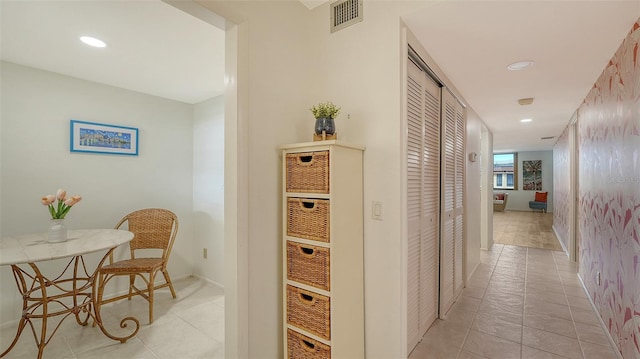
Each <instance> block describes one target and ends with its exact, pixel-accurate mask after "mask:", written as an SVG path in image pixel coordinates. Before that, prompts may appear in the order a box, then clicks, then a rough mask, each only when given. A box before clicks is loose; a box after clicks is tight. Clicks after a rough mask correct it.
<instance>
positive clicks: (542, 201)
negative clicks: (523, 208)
mask: <svg viewBox="0 0 640 359" xmlns="http://www.w3.org/2000/svg"><path fill="white" fill-rule="evenodd" d="M547 194H548V192H536V195H535V197H534V200H533V201H529V208H531V209H539V210H541V211H542V212H544V213H547Z"/></svg>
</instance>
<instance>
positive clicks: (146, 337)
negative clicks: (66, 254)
mask: <svg viewBox="0 0 640 359" xmlns="http://www.w3.org/2000/svg"><path fill="white" fill-rule="evenodd" d="M173 284H174V288H175V290H176V294H177V298H176V299H173V298H172V297H171V294H170V293H169V290H168V288H163V289H161V290H157V291H156V292H155V305H154V318H155V320H154V322H153V324H151V325H149V324H148V306H147V302H146V301H145V300H144V299H142V298H140V297H137V298H133V299H132V300H131V301H127V300H122V301H118V302H115V303H110V304H107V305H105V306H104V307H103V310H102V315H103V319H104V321H105V322H106V323H107V324H106V326H107V328H108V330H109V331H112V332H113V333H121V334H119V335H126V334H127V333H130V331H127V330H126V329H120V328H119V326H118V323H119V322H120V320H121V319H122V318H124V317H125V316H128V315H132V316H134V317H136V318H138V320H140V324H141V325H140V331H139V332H138V334H137V335H136V336H135V337H133V338H131V339H129V340H128V341H127V342H126V343H124V344H120V342H117V341H114V340H111V339H109V338H107V337H106V336H104V335H103V334H102V332H100V329H98V328H97V327H92V326H91V325H88V326H86V327H82V326H79V325H77V324H76V323H75V320H73V318H72V317H71V318H67V319H66V320H65V321H64V322H63V323H62V326H61V327H60V329H59V330H58V332H57V333H55V335H54V336H53V338H52V340H51V342H50V343H49V344H48V345H47V346H46V347H45V350H44V355H43V358H51V359H98V358H102V359H107V358H109V359H111V358H113V359H116V358H117V359H120V358H126V359H129V358H136V359H165V358H166V359H196V358H211V359H215V358H224V292H223V290H222V288H220V287H218V286H215V285H212V284H210V283H208V282H205V281H203V280H200V279H198V278H195V277H189V278H184V279H180V280H174V283H173ZM49 325H51V324H49ZM129 329H130V327H129ZM15 331H16V327H15V326H12V327H10V328H3V329H2V331H1V332H0V348H1V349H2V350H4V349H6V348H7V347H8V346H9V344H10V343H11V341H12V340H13V337H14V335H15ZM36 357H37V350H36V346H35V343H34V338H33V335H32V334H31V330H29V329H28V327H27V328H25V331H24V332H23V333H22V336H21V338H20V340H19V341H18V344H17V345H16V347H14V348H13V350H12V351H11V352H9V354H8V355H7V356H5V357H4V358H7V359H12V358H25V359H26V358H29V359H31V358H36ZM4 358H3V359H4Z"/></svg>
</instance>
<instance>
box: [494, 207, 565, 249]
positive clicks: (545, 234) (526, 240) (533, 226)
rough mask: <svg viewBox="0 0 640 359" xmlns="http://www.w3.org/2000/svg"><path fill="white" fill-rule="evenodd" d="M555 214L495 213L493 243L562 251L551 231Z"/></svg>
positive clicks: (529, 212) (530, 212)
mask: <svg viewBox="0 0 640 359" xmlns="http://www.w3.org/2000/svg"><path fill="white" fill-rule="evenodd" d="M552 224H553V213H542V212H532V211H526V212H523V211H505V212H493V241H494V243H499V244H512V245H516V246H524V247H532V248H546V249H553V250H556V251H561V250H562V247H561V246H560V243H559V242H558V239H557V238H556V235H555V233H553V230H552V229H551V225H552Z"/></svg>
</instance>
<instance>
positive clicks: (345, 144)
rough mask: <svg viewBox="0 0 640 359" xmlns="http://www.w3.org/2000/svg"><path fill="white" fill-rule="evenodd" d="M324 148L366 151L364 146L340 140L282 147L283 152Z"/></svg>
mask: <svg viewBox="0 0 640 359" xmlns="http://www.w3.org/2000/svg"><path fill="white" fill-rule="evenodd" d="M322 146H340V147H346V148H353V149H356V150H361V151H364V148H365V147H364V146H362V145H356V144H353V143H349V142H344V141H340V140H327V141H313V142H302V143H292V144H289V145H283V146H280V149H282V150H291V149H296V148H302V147H322Z"/></svg>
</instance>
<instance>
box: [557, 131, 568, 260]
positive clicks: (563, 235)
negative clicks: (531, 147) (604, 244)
mask: <svg viewBox="0 0 640 359" xmlns="http://www.w3.org/2000/svg"><path fill="white" fill-rule="evenodd" d="M569 152H570V148H569V127H567V128H565V129H564V131H563V132H562V134H561V135H560V137H558V141H557V142H556V144H555V145H554V146H553V229H554V231H555V232H556V234H557V236H558V239H559V240H560V241H561V242H562V244H563V245H564V248H565V249H567V248H569V213H570V208H569V207H570V206H571V200H570V198H569V195H570V192H569V189H570V186H571V172H570V162H569V160H570V159H569Z"/></svg>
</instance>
